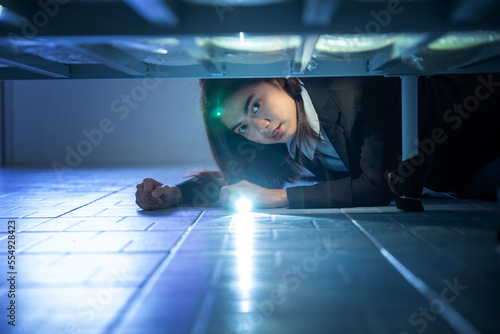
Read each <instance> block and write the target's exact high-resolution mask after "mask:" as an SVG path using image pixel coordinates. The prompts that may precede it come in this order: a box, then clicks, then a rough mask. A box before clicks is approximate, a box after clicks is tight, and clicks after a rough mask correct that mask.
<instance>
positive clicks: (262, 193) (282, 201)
mask: <svg viewBox="0 0 500 334" xmlns="http://www.w3.org/2000/svg"><path fill="white" fill-rule="evenodd" d="M239 197H245V198H247V199H249V200H250V201H251V202H252V205H253V206H254V207H260V208H279V207H283V206H287V205H288V204H289V203H288V196H287V194H286V190H285V189H266V188H262V187H259V186H258V185H256V184H253V183H250V182H248V181H245V180H243V181H240V182H238V183H235V184H231V185H229V186H225V187H222V188H221V190H220V196H219V203H221V204H222V205H223V206H228V205H234V203H235V201H236V200H237V199H238V198H239Z"/></svg>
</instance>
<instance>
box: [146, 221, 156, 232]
mask: <svg viewBox="0 0 500 334" xmlns="http://www.w3.org/2000/svg"><path fill="white" fill-rule="evenodd" d="M156 225H158V223H157V222H153V223H151V225H149V226H148V227H146V229H145V230H144V231H149V230H150V229H151V228H153V226H156Z"/></svg>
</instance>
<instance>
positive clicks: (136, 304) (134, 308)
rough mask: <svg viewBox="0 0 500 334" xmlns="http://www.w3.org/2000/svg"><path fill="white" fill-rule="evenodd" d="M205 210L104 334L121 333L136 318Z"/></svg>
mask: <svg viewBox="0 0 500 334" xmlns="http://www.w3.org/2000/svg"><path fill="white" fill-rule="evenodd" d="M204 213H205V210H203V211H201V212H200V214H199V215H198V217H196V219H195V220H194V222H193V223H192V224H191V225H189V227H188V228H187V229H186V231H185V232H184V233H183V234H182V235H181V236H180V237H179V239H178V240H177V242H176V243H175V244H174V245H173V246H172V248H171V249H170V253H168V254H167V256H165V258H163V260H162V261H161V262H160V263H159V264H158V266H157V267H156V268H155V269H153V273H152V274H151V275H150V276H149V278H148V279H147V280H146V282H145V283H144V284H143V285H142V286H139V287H138V288H137V289H136V290H135V291H134V293H133V294H132V296H131V297H130V298H129V299H128V300H127V302H126V303H125V304H124V306H123V307H122V309H121V310H120V311H119V312H117V314H118V315H117V316H116V317H115V318H114V319H113V320H112V321H111V322H110V323H109V324H108V325H107V326H106V327H105V328H104V331H103V334H109V333H119V332H120V329H121V327H122V326H123V325H124V324H126V323H128V322H130V321H131V320H132V319H134V317H135V315H136V314H137V312H138V311H139V309H140V307H141V305H142V303H143V301H144V299H145V298H146V297H147V296H148V295H149V294H150V292H151V291H152V289H153V287H154V286H155V284H156V282H158V280H159V279H160V277H161V275H162V274H163V272H164V271H165V270H166V269H167V266H168V265H169V263H170V261H172V258H173V257H174V256H175V254H177V251H178V250H179V248H180V247H181V246H182V244H183V243H184V240H185V239H186V238H187V236H188V235H189V233H190V232H191V231H192V230H193V228H194V227H195V226H196V224H197V223H198V221H199V220H200V219H201V217H202V216H203V214H204Z"/></svg>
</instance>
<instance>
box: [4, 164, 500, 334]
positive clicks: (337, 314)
mask: <svg viewBox="0 0 500 334" xmlns="http://www.w3.org/2000/svg"><path fill="white" fill-rule="evenodd" d="M181 175H182V173H180V172H179V171H178V170H172V169H166V168H165V169H146V168H142V169H137V168H136V169H100V170H80V171H72V172H68V173H65V174H64V175H63V176H62V177H61V178H58V177H56V175H55V174H54V173H53V172H52V171H49V170H45V171H43V170H28V169H25V170H23V169H0V181H1V185H0V201H1V202H0V220H1V221H2V223H1V226H2V230H1V231H0V249H1V253H0V254H1V257H2V258H1V259H0V263H1V268H2V270H1V275H2V277H3V279H2V280H1V281H0V284H1V285H0V288H1V290H2V293H1V296H0V309H2V310H3V311H1V312H2V314H1V317H0V319H2V320H1V323H0V332H1V333H23V334H24V333H37V334H38V333H42V334H49V333H50V334H59V333H110V334H120V333H124V334H132V333H134V334H135V333H138V334H139V333H140V334H143V333H144V334H149V333H189V334H191V333H221V334H233V333H238V334H239V333H400V334H401V333H412V334H413V333H455V332H457V333H499V332H500V323H499V321H498V315H499V314H500V254H499V251H498V242H497V230H498V227H499V225H500V221H499V218H498V203H496V202H482V201H464V200H458V199H453V198H450V197H446V196H441V197H438V196H437V195H438V194H433V196H431V197H430V198H428V199H426V200H425V201H424V205H425V208H426V211H425V212H424V213H403V212H399V211H398V210H397V209H396V208H395V207H394V206H389V207H376V208H358V209H341V210H338V209H332V210H288V209H279V210H261V211H259V212H253V213H250V214H234V213H232V212H228V211H223V210H219V209H208V210H204V209H202V208H183V209H179V210H161V211H150V212H143V211H141V210H138V208H137V207H136V205H135V203H134V201H135V198H134V192H135V184H136V183H138V182H140V181H141V180H142V178H144V177H146V176H148V177H153V178H157V179H158V180H162V181H165V182H166V183H176V182H178V181H179V177H180V176H181ZM9 220H15V222H16V231H17V235H16V252H15V256H16V267H15V272H16V273H17V274H16V275H15V276H16V282H15V294H16V296H15V306H16V318H15V324H16V326H15V327H12V326H10V325H8V324H7V321H9V318H7V317H6V315H7V313H8V312H9V311H8V310H7V309H6V308H7V307H9V302H10V300H12V299H10V298H8V296H7V293H6V291H7V290H9V288H10V283H9V282H8V281H7V278H8V277H7V276H8V275H7V272H8V271H10V270H9V269H8V268H7V260H8V259H7V256H8V255H9V254H8V253H7V247H8V233H7V224H8V221H9Z"/></svg>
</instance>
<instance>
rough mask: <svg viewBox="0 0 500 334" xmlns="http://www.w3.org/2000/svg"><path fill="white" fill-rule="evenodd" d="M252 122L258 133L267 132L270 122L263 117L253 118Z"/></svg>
mask: <svg viewBox="0 0 500 334" xmlns="http://www.w3.org/2000/svg"><path fill="white" fill-rule="evenodd" d="M253 121H254V124H255V126H256V127H257V129H259V131H260V132H267V131H268V129H269V124H271V122H270V121H269V120H268V119H266V118H263V117H255V118H254V120H253Z"/></svg>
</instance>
